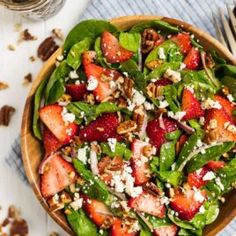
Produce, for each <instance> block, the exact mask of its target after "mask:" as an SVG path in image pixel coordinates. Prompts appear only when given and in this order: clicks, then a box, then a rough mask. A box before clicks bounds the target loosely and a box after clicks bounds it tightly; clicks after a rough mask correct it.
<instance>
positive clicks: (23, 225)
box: [10, 219, 29, 236]
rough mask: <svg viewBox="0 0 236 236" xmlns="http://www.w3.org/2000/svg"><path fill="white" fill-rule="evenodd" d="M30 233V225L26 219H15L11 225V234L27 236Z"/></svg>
mask: <svg viewBox="0 0 236 236" xmlns="http://www.w3.org/2000/svg"><path fill="white" fill-rule="evenodd" d="M28 233H29V227H28V224H27V222H26V221H25V220H24V219H21V220H14V221H13V222H12V224H11V227H10V236H16V235H19V236H27V235H28Z"/></svg>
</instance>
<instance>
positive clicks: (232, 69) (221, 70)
mask: <svg viewBox="0 0 236 236" xmlns="http://www.w3.org/2000/svg"><path fill="white" fill-rule="evenodd" d="M215 74H216V76H217V77H219V78H222V77H224V76H230V77H233V78H235V77H236V66H233V65H228V64H221V65H217V66H216V68H215Z"/></svg>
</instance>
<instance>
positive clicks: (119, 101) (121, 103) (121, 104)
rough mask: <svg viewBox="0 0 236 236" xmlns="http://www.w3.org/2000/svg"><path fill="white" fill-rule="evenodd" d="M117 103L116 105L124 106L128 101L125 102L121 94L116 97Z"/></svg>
mask: <svg viewBox="0 0 236 236" xmlns="http://www.w3.org/2000/svg"><path fill="white" fill-rule="evenodd" d="M117 105H118V107H121V108H126V107H127V106H128V103H127V100H126V99H125V98H124V97H123V96H120V97H119V98H118V99H117Z"/></svg>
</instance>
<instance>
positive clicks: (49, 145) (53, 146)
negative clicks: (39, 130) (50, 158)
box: [43, 126, 63, 156]
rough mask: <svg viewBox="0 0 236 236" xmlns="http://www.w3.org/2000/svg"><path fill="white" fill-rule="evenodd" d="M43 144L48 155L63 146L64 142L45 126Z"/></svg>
mask: <svg viewBox="0 0 236 236" xmlns="http://www.w3.org/2000/svg"><path fill="white" fill-rule="evenodd" d="M43 146H44V149H45V155H46V156H47V155H49V154H51V153H52V152H55V151H57V150H58V149H59V148H60V147H62V146H63V143H62V142H60V141H59V140H58V139H57V138H56V137H55V136H54V134H53V133H52V132H51V131H50V130H49V129H48V128H47V127H46V126H45V127H44V129H43Z"/></svg>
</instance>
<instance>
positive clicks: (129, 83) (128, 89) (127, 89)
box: [123, 77, 134, 99]
mask: <svg viewBox="0 0 236 236" xmlns="http://www.w3.org/2000/svg"><path fill="white" fill-rule="evenodd" d="M133 87H134V81H133V80H132V79H129V78H127V77H126V78H125V79H124V85H123V88H124V93H125V95H126V96H127V97H128V98H129V99H131V98H132V95H133Z"/></svg>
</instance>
